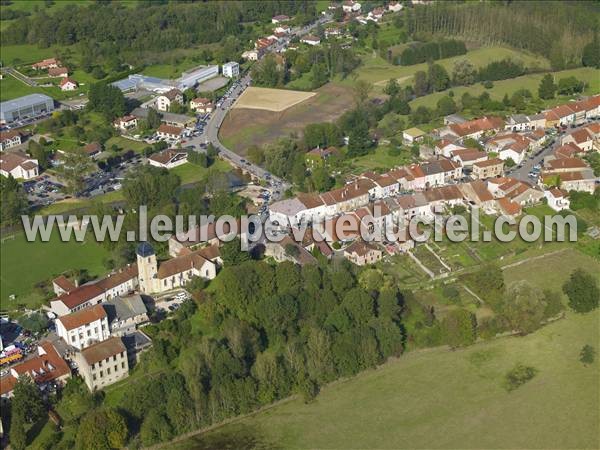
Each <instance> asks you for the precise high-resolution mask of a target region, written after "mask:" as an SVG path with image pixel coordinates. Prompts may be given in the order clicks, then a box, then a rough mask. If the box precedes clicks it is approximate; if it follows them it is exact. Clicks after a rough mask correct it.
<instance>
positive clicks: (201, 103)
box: [190, 97, 213, 113]
mask: <svg viewBox="0 0 600 450" xmlns="http://www.w3.org/2000/svg"><path fill="white" fill-rule="evenodd" d="M190 109H191V110H192V111H196V112H199V113H209V112H212V110H213V104H212V102H211V101H210V99H208V98H206V97H199V98H195V99H193V100H190Z"/></svg>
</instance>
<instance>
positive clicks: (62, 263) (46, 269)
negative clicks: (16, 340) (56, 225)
mask: <svg viewBox="0 0 600 450" xmlns="http://www.w3.org/2000/svg"><path fill="white" fill-rule="evenodd" d="M0 254H1V258H0V260H1V261H0V301H1V305H0V306H1V307H0V309H1V310H3V311H6V310H13V309H15V307H16V305H17V304H25V305H27V306H28V307H39V305H40V301H41V300H42V299H41V297H40V295H39V294H38V293H37V292H35V284H36V283H38V282H40V281H45V280H48V279H49V278H51V277H54V276H56V275H58V274H60V273H62V272H64V271H66V270H70V269H85V270H88V272H89V274H90V275H91V276H98V275H102V274H103V273H105V272H106V269H105V268H104V266H103V260H104V259H105V258H106V257H107V256H108V255H109V253H108V251H107V250H106V249H105V248H104V247H102V246H101V245H100V244H98V243H96V242H94V241H92V240H87V241H86V242H75V241H71V242H62V241H61V240H60V238H59V236H58V232H55V233H53V235H52V238H51V239H50V241H49V242H27V241H26V240H25V235H24V234H23V233H19V234H17V235H15V237H14V238H12V237H8V238H4V240H3V241H2V243H0ZM12 294H14V295H15V296H16V298H15V300H14V301H13V300H9V296H10V295H12Z"/></svg>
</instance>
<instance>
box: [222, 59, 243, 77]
mask: <svg viewBox="0 0 600 450" xmlns="http://www.w3.org/2000/svg"><path fill="white" fill-rule="evenodd" d="M239 75H240V65H239V64H238V63H236V62H228V63H226V64H223V76H225V77H227V78H235V77H238V76H239Z"/></svg>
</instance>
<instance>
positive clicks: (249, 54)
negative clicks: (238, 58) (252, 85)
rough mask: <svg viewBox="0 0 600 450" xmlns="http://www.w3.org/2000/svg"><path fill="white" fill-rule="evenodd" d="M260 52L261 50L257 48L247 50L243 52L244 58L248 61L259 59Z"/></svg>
mask: <svg viewBox="0 0 600 450" xmlns="http://www.w3.org/2000/svg"><path fill="white" fill-rule="evenodd" d="M258 53H259V52H258V50H256V49H254V50H246V51H245V52H243V53H242V58H243V59H245V60H247V61H258V58H259V55H258Z"/></svg>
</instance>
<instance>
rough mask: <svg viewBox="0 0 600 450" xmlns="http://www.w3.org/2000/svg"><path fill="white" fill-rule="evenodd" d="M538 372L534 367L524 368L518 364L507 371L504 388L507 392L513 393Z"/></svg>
mask: <svg viewBox="0 0 600 450" xmlns="http://www.w3.org/2000/svg"><path fill="white" fill-rule="evenodd" d="M537 372H538V370H537V369H536V368H535V367H530V366H525V365H523V364H521V363H518V364H517V365H516V366H515V367H514V368H513V369H512V370H510V371H508V372H507V373H506V376H505V388H506V390H507V391H514V390H515V389H517V388H518V387H519V386H522V385H523V384H525V383H527V382H528V381H529V380H531V379H532V378H533V377H535V375H536V374H537Z"/></svg>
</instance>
